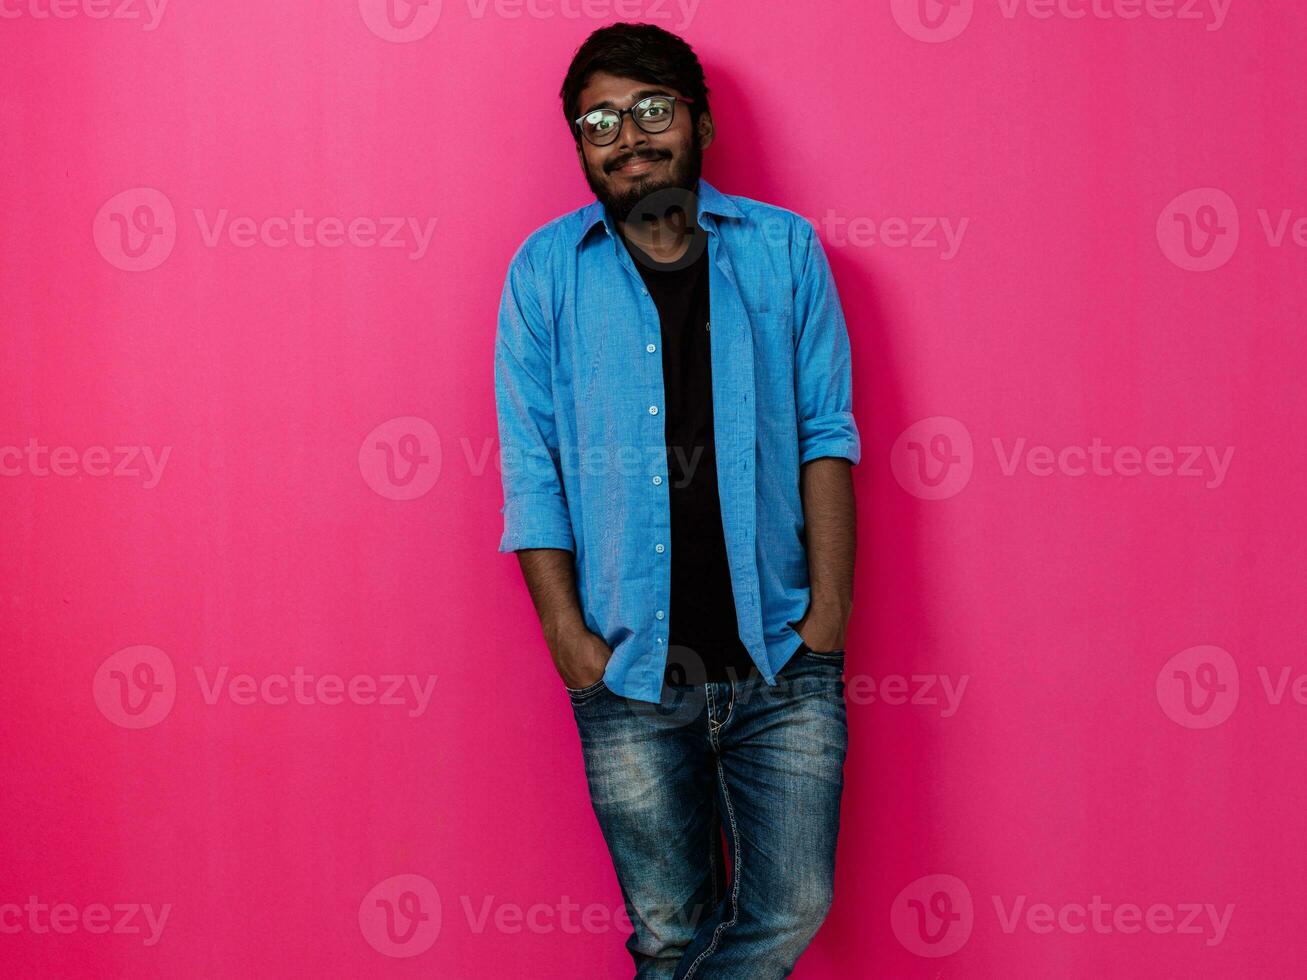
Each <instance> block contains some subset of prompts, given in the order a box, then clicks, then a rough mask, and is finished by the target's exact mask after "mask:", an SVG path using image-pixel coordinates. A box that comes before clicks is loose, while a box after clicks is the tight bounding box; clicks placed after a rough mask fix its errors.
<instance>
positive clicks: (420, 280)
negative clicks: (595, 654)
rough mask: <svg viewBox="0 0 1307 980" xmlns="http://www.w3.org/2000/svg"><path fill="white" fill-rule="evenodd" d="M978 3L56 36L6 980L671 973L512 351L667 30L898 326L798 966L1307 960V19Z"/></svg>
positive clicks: (358, 15) (1273, 963)
mask: <svg viewBox="0 0 1307 980" xmlns="http://www.w3.org/2000/svg"><path fill="white" fill-rule="evenodd" d="M923 2H924V3H925V7H924V8H922V7H920V6H919V4H918V3H917V2H916V0H912V2H888V0H874V2H866V3H864V2H852V0H846V2H841V3H832V4H807V3H803V4H799V3H795V4H757V3H743V2H735V0H701V2H698V3H696V2H694V0H689V2H688V3H685V4H683V5H681V6H678V5H677V3H675V2H673V0H585V2H584V3H583V0H533V2H532V4H531V5H530V6H527V5H514V4H510V3H507V2H505V0H484V2H483V0H445V2H444V3H443V5H442V4H440V3H439V0H436V2H435V3H433V4H431V5H428V6H425V7H420V8H415V10H414V11H410V10H409V8H407V7H406V6H405V5H404V4H402V3H401V4H400V5H399V13H400V14H401V15H406V14H407V13H409V12H413V13H415V14H416V16H415V18H414V19H413V21H412V23H411V24H410V25H409V26H408V27H396V26H394V25H393V24H392V23H391V22H390V21H388V20H387V16H386V10H385V7H384V2H383V0H377V2H376V3H373V2H372V0H332V2H323V3H320V4H315V3H308V2H304V0H301V2H298V3H295V2H285V3H256V2H252V0H242V2H235V0H228V2H223V3H217V2H210V3H199V2H186V0H175V2H173V3H167V4H164V3H162V2H160V0H154V3H153V4H147V3H146V2H145V0H134V2H133V0H112V2H106V0H0V11H3V13H4V16H3V17H0V93H2V94H0V133H2V139H3V153H2V154H0V167H3V174H2V175H0V176H2V178H3V179H0V205H2V210H0V215H2V216H3V217H2V219H0V423H2V425H0V467H2V468H3V478H0V507H2V510H3V519H4V523H3V527H4V547H3V548H2V549H0V616H2V617H3V621H2V632H0V644H2V647H0V656H2V657H3V676H4V679H5V683H4V687H3V694H2V696H0V704H2V706H3V707H2V710H0V745H3V755H4V761H3V787H2V791H0V974H2V975H4V976H23V977H27V976H54V975H59V976H63V977H101V976H132V977H184V976H197V977H198V976H205V977H242V978H247V977H275V976H313V977H325V976H339V977H347V976H348V977H363V976H397V977H398V976H409V977H418V976H424V977H425V976H441V977H517V976H524V977H525V976H529V977H532V978H538V980H546V978H560V980H561V978H567V980H574V978H578V977H582V978H589V977H609V976H612V977H617V976H622V975H629V968H628V966H627V957H626V953H625V951H624V950H623V949H622V948H621V938H622V937H621V934H620V931H621V930H620V923H619V924H616V925H615V924H614V921H613V910H614V909H616V908H620V902H621V900H620V895H619V892H618V889H617V886H616V883H615V881H614V879H613V876H612V872H611V869H610V867H609V864H608V861H607V856H606V852H605V850H604V846H603V843H602V841H601V839H600V837H599V835H598V831H597V828H596V825H595V822H594V818H593V815H592V813H591V811H590V808H589V801H588V799H587V796H586V792H585V783H584V777H583V774H582V771H581V768H580V757H579V751H578V746H577V741H576V734H575V729H574V727H573V723H572V719H571V714H570V709H569V706H568V701H567V698H566V697H565V695H564V693H563V691H562V689H561V687H560V682H559V680H558V678H557V677H556V675H555V674H554V672H553V669H552V666H551V664H550V662H549V657H548V655H547V652H546V650H545V647H544V645H543V642H542V640H541V637H540V634H539V630H538V625H537V623H536V620H535V618H534V615H533V612H532V609H531V605H530V601H529V598H528V596H527V594H526V591H525V589H524V586H523V585H522V583H521V580H520V578H519V574H518V570H517V563H516V561H515V560H514V559H513V558H511V557H509V556H505V555H500V554H497V553H496V551H495V548H496V542H497V540H498V536H499V533H500V530H501V525H500V515H499V507H500V504H501V491H500V485H499V477H498V473H497V470H496V452H497V443H496V424H495V416H494V405H493V392H492V364H491V347H492V340H493V333H494V324H495V312H496V309H497V303H498V298H499V291H500V287H501V284H502V281H503V274H504V271H505V268H506V265H507V262H508V259H509V257H510V256H511V254H512V253H513V251H514V249H515V248H516V246H517V245H518V244H519V243H520V242H521V240H522V239H523V238H524V237H525V235H526V234H527V233H528V232H530V231H531V230H532V229H534V228H535V227H537V226H538V225H539V224H541V223H543V222H544V221H546V220H547V219H549V218H551V217H553V216H555V215H557V214H559V213H561V212H563V211H565V210H569V209H571V208H573V207H576V206H578V205H580V204H582V203H585V202H586V200H587V199H588V195H587V192H586V190H585V185H584V183H583V182H582V180H581V178H580V176H579V174H578V173H577V172H576V164H575V160H574V158H573V152H572V148H571V146H570V144H569V142H568V140H567V137H566V135H565V133H564V131H563V128H562V123H561V119H560V114H559V112H558V109H557V105H556V93H557V90H558V85H559V82H560V81H561V76H562V73H563V70H564V68H565V65H566V62H567V59H568V57H569V56H570V54H571V52H572V50H573V49H574V48H575V46H576V45H577V44H578V43H579V42H580V40H581V39H582V38H583V37H584V36H585V35H586V34H587V33H588V32H589V31H590V30H592V29H593V28H595V27H597V26H599V25H601V24H603V23H607V22H609V21H611V20H613V19H619V18H622V17H625V18H629V19H648V20H652V21H653V22H655V23H659V24H661V25H663V26H665V27H668V28H670V29H673V30H678V31H681V32H682V33H684V34H685V36H686V37H688V39H689V40H690V41H691V42H692V43H693V44H694V45H695V46H696V48H697V49H698V50H699V52H700V54H701V56H702V58H703V60H704V62H705V65H706V67H707V70H708V73H709V83H710V85H711V86H712V88H713V93H714V100H713V105H714V108H715V110H716V117H717V123H718V131H719V140H718V143H717V144H716V145H715V146H714V147H713V148H712V149H711V150H710V151H709V155H708V156H709V159H708V164H707V176H708V178H709V179H710V180H711V181H713V183H714V184H716V186H718V187H719V188H721V189H723V190H726V191H728V192H731V193H737V194H744V195H748V196H752V197H757V198H761V199H764V200H768V201H771V202H774V203H777V204H781V205H784V206H787V207H790V208H792V209H794V210H796V211H798V212H800V213H802V214H804V215H806V216H808V217H810V218H812V219H814V220H815V221H816V222H817V224H818V228H819V230H820V231H821V233H822V236H823V238H824V239H825V241H826V243H827V246H828V254H829V256H830V259H831V263H832V265H833V267H834V270H835V275H836V278H837V281H838V283H839V287H840V290H841V292H842V295H843V298H844V303H845V308H846V311H847V315H848V321H849V327H850V333H851V336H852V342H853V350H854V361H855V373H856V377H855V381H854V388H855V392H856V408H857V413H858V418H859V421H860V424H861V427H862V432H863V438H864V463H863V464H861V465H860V466H859V467H858V468H856V470H855V474H856V480H857V491H858V503H859V507H860V531H861V534H860V546H861V556H860V557H861V562H860V565H859V569H858V575H857V603H856V610H855V613H854V616H853V621H852V625H851V632H850V641H849V648H850V658H849V681H850V688H849V698H850V727H851V732H852V746H851V753H850V762H849V766H848V792H847V795H846V798H845V806H844V833H843V836H842V838H841V844H840V867H839V875H838V884H837V896H836V908H835V911H834V912H833V914H832V916H831V918H830V920H829V921H828V922H827V924H826V926H825V927H824V929H823V930H822V932H821V933H820V935H819V936H818V938H817V940H816V942H815V944H814V945H813V947H812V949H811V951H810V952H809V953H808V954H807V955H806V956H805V958H804V959H803V961H802V962H801V964H800V968H799V970H798V972H797V973H796V976H799V977H804V978H809V980H813V978H828V977H829V978H834V977H846V976H869V977H885V978H904V977H912V978H935V977H969V978H970V977H1000V976H1001V977H1030V978H1048V977H1102V976H1114V977H1149V978H1158V977H1166V978H1170V977H1175V978H1180V977H1184V978H1195V977H1200V978H1201V977H1222V978H1225V977H1232V976H1289V975H1296V974H1298V973H1300V972H1301V969H1302V955H1301V922H1300V919H1301V915H1300V910H1301V908H1302V907H1303V903H1304V902H1305V901H1307V884H1304V881H1305V879H1304V875H1303V868H1302V864H1303V859H1302V857H1301V855H1300V851H1301V841H1302V837H1303V832H1304V830H1305V829H1307V826H1305V825H1307V817H1304V813H1307V781H1305V780H1304V779H1303V777H1302V773H1303V772H1304V767H1305V766H1307V741H1305V740H1304V739H1303V737H1302V733H1303V730H1304V725H1305V724H1307V682H1304V681H1303V680H1302V678H1303V676H1304V674H1307V657H1305V656H1304V649H1303V637H1304V627H1305V626H1307V622H1304V613H1303V611H1304V609H1305V608H1307V603H1305V602H1304V598H1305V597H1304V591H1305V582H1304V575H1303V563H1304V559H1305V558H1307V552H1305V551H1304V545H1303V542H1304V540H1307V507H1305V506H1304V503H1303V483H1304V479H1305V478H1307V466H1305V464H1304V456H1303V453H1302V452H1301V451H1300V450H1301V441H1302V436H1303V432H1304V426H1305V425H1307V397H1305V396H1304V386H1303V369H1304V361H1305V356H1304V355H1305V354H1307V351H1305V350H1304V341H1303V331H1302V324H1303V313H1304V289H1303V281H1304V274H1303V273H1304V268H1307V223H1300V222H1304V218H1307V196H1305V195H1304V184H1303V178H1302V175H1303V173H1304V172H1307V139H1305V138H1304V135H1303V133H1304V125H1303V124H1304V122H1305V121H1307V120H1304V111H1303V103H1302V98H1301V96H1302V85H1303V77H1302V57H1303V52H1304V50H1307V11H1304V10H1302V9H1301V5H1297V4H1282V5H1281V4H1260V3H1252V2H1247V0H1241V2H1234V3H1228V2H1226V0H1216V2H1215V3H1213V2H1211V0H1197V2H1191V0H1175V2H1165V0H1155V2H1145V0H1098V2H1097V6H1096V7H1095V8H1093V9H1092V10H1090V12H1089V14H1088V15H1087V16H1084V17H1077V16H1074V14H1075V13H1076V12H1077V11H1079V10H1081V8H1082V6H1083V7H1084V8H1085V9H1088V8H1089V4H1090V0H1061V2H1059V3H1054V2H1051V0H1030V2H1029V3H1025V2H1024V0H1022V2H1018V0H980V2H976V3H974V5H973V3H972V2H971V0H955V2H954V3H953V4H952V5H949V6H939V5H937V4H936V2H935V0H923ZM124 3H126V6H122V5H123V4H124ZM52 4H53V5H54V8H55V9H54V10H53V11H52ZM923 9H924V13H925V19H923V17H922V10H923ZM51 13H55V14H58V16H51V15H50V14H51ZM133 15H134V16H133ZM437 15H438V16H437ZM474 125H476V126H483V127H485V129H486V131H485V132H484V133H476V132H473V131H472V128H471V127H473V126H474ZM297 211H298V212H301V213H302V215H303V216H304V219H303V221H302V225H303V227H302V230H301V231H300V233H299V234H298V235H297V234H296V232H295V230H294V228H292V227H291V222H292V219H294V218H295V216H296V212H297ZM390 218H396V219H399V220H400V225H401V227H400V228H399V230H398V231H389V230H388V228H389V226H391V225H392V222H389V221H388V220H386V219H390ZM123 222H126V227H127V230H128V231H129V233H130V234H129V235H128V237H127V239H126V240H127V241H128V242H129V246H128V249H127V250H124V247H123V241H124V238H123V235H122V232H123ZM1186 229H1187V230H1188V232H1189V234H1188V237H1187V238H1186ZM306 243H307V244H306ZM395 245H397V246H398V247H392V246H395ZM138 246H140V247H138ZM138 252H139V254H135V253H138ZM1187 447H1195V448H1194V449H1193V450H1190V449H1189V448H1187ZM1095 452H1096V453H1097V456H1096V457H1095V456H1094V455H1092V453H1095ZM941 460H945V461H946V462H941ZM1194 648H1202V649H1198V650H1194ZM297 673H298V674H302V675H308V676H310V677H311V679H312V680H311V682H310V683H309V684H308V686H307V688H306V689H305V692H304V696H302V697H300V698H296V696H295V691H294V688H293V686H290V685H293V684H294V682H295V677H296V674H297ZM240 675H250V676H251V677H252V678H253V680H247V679H239V678H240ZM392 675H393V676H395V677H397V678H399V679H400V682H401V686H400V687H399V689H398V691H396V692H393V695H392V696H391V697H382V695H384V694H386V693H388V692H389V689H390V688H391V687H392V682H391V681H390V680H389V678H390V677H391V676H392ZM332 678H334V680H333V679H332ZM124 684H126V686H127V689H129V690H130V691H132V692H135V693H133V695H132V697H133V698H134V700H133V701H132V702H131V704H130V706H129V708H127V709H125V708H124V707H123V703H122V700H121V697H120V695H121V692H122V690H123V689H124V688H123V685H124ZM141 685H145V688H147V689H148V690H145V689H143V688H142V687H141ZM287 691H289V693H290V696H289V697H286V696H285V695H286V693H287ZM380 702H384V703H380ZM141 705H144V709H143V710H142V711H140V712H139V713H133V712H134V711H135V710H136V709H137V708H138V707H140V706H141ZM401 876H413V877H401ZM400 894H407V895H410V896H412V897H413V898H414V899H415V900H416V901H417V902H419V903H420V904H419V906H417V907H414V906H410V905H407V904H405V901H404V900H401V902H400V906H399V907H400V926H399V928H400V932H401V933H402V934H404V929H405V928H406V926H407V925H408V924H410V923H409V922H408V920H407V919H406V918H405V917H404V916H405V913H406V912H407V911H418V912H419V913H420V914H421V915H424V916H426V917H425V918H423V919H419V920H418V921H416V923H412V924H414V925H415V927H416V928H415V932H414V935H413V937H412V938H411V939H408V940H407V941H398V940H394V938H393V937H392V936H388V934H387V931H386V927H385V923H384V922H383V921H380V920H378V919H377V918H376V913H375V910H376V909H377V908H378V906H377V905H376V903H375V900H376V899H378V898H380V899H381V900H383V901H387V900H393V899H394V898H395V897H396V896H397V895H400ZM1096 897H1097V898H1096ZM29 900H30V901H32V902H35V903H38V904H40V905H43V906H46V908H45V909H43V910H42V909H35V910H29V909H28V908H27V906H28V904H29ZM1096 901H1097V902H1098V903H1101V904H1103V905H1105V906H1107V908H1105V909H1101V910H1099V911H1098V912H1097V916H1098V922H1097V924H1096V923H1095V920H1094V918H1093V916H1094V915H1095V910H1094V908H1093V907H1092V906H1093V905H1094V904H1095V902H1096ZM1191 907H1192V911H1191ZM127 908H137V909H138V911H135V912H134V913H132V914H131V917H130V918H127V919H124V916H125V915H126V914H127V912H126V911H125V910H126V909H127ZM923 908H924V909H926V910H927V913H926V915H925V917H924V919H923V918H921V917H920V916H919V911H920V910H921V909H923ZM52 909H53V910H52ZM361 909H362V910H363V915H362V916H360V910H361ZM147 910H148V912H149V914H150V915H151V916H153V917H154V921H153V924H151V919H150V918H149V917H147V915H146V911H147ZM940 913H943V914H945V915H946V916H949V917H950V918H948V920H947V921H945V922H943V923H942V924H941V921H940V919H938V918H937V917H936V916H937V915H938V914H940ZM165 914H166V919H164V920H163V921H162V922H160V921H159V920H160V918H161V917H162V916H163V915H165ZM1085 914H1087V915H1088V916H1090V918H1084V915H1085ZM52 916H53V928H51V923H52ZM106 930H107V931H106ZM941 957H942V958H941Z"/></svg>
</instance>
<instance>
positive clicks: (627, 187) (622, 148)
mask: <svg viewBox="0 0 1307 980" xmlns="http://www.w3.org/2000/svg"><path fill="white" fill-rule="evenodd" d="M650 95H674V96H679V95H681V93H680V92H678V91H677V90H676V89H674V88H669V87H668V86H665V85H654V84H651V83H649V82H640V81H636V80H635V79H632V78H620V77H618V76H617V75H609V74H608V73H606V72H597V73H596V74H594V75H592V76H591V77H590V81H589V82H588V83H587V84H586V87H585V88H584V89H583V90H582V92H581V98H580V100H579V101H578V103H577V104H578V106H579V107H580V112H579V113H578V115H581V114H584V113H587V112H590V111H591V110H592V109H627V108H630V107H631V106H633V105H635V103H637V102H639V101H640V100H641V99H643V98H646V97H648V96H650ZM690 116H691V112H690V106H689V105H688V104H686V103H684V102H677V103H676V110H675V112H674V114H673V119H672V125H671V126H669V127H668V128H667V129H665V130H663V131H662V132H661V133H646V132H645V131H644V130H642V129H641V128H640V127H639V126H637V125H636V124H635V120H633V119H632V118H631V114H630V113H629V112H628V113H626V114H625V115H623V116H622V128H621V131H620V132H619V133H618V135H617V139H615V140H613V142H611V143H609V144H608V145H607V146H595V145H593V144H592V143H590V142H589V141H588V140H587V139H586V138H585V137H584V136H580V135H579V134H578V136H577V138H578V139H579V140H580V141H581V143H580V146H578V147H577V151H576V152H577V158H578V159H579V160H580V162H581V169H582V170H583V171H584V173H585V179H586V182H587V183H588V184H589V185H590V189H591V190H592V191H594V195H595V197H597V198H598V199H599V200H600V201H601V202H602V203H603V204H604V205H606V206H607V207H608V208H609V209H611V210H612V212H613V213H614V215H615V216H616V217H617V219H618V220H619V221H625V220H626V219H627V218H628V217H629V216H630V213H631V211H632V209H633V208H634V207H635V205H636V204H637V203H638V202H639V201H640V200H641V199H643V198H645V197H648V196H649V195H650V194H653V193H655V192H657V191H661V190H665V189H668V188H680V189H682V190H693V189H694V187H695V185H696V184H697V183H698V181H699V174H700V171H701V170H702V168H703V151H704V149H706V148H707V146H708V144H709V143H711V142H712V138H713V125H712V117H711V116H709V114H708V113H706V112H705V113H704V114H703V115H702V116H700V118H699V126H698V130H697V132H696V130H695V128H694V126H693V125H692V123H691V120H690Z"/></svg>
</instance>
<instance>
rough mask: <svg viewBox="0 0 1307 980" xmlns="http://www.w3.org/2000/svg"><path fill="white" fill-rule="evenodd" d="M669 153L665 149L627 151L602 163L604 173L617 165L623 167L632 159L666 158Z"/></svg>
mask: <svg viewBox="0 0 1307 980" xmlns="http://www.w3.org/2000/svg"><path fill="white" fill-rule="evenodd" d="M671 155H672V154H671V153H670V152H669V151H667V150H646V151H644V152H636V153H628V154H626V156H624V157H617V158H615V159H613V160H609V161H608V162H607V163H606V164H604V173H606V174H610V173H612V172H613V171H614V170H616V169H617V168H619V167H625V166H626V165H627V164H628V163H630V162H631V161H632V160H650V161H652V160H666V159H668V158H669V157H671Z"/></svg>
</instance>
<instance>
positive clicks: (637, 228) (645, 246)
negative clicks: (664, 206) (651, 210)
mask: <svg viewBox="0 0 1307 980" xmlns="http://www.w3.org/2000/svg"><path fill="white" fill-rule="evenodd" d="M658 197H662V194H659V195H658ZM697 201H698V198H697V197H695V195H694V194H693V193H690V192H688V191H687V192H686V200H685V202H684V207H683V208H677V209H675V210H672V211H669V212H668V213H667V214H665V215H663V216H662V217H653V216H649V215H648V214H645V215H642V216H640V217H638V218H637V217H634V216H633V217H631V218H628V219H627V220H625V221H618V222H617V226H618V228H619V229H620V230H621V232H622V236H623V237H624V238H625V239H626V240H627V241H628V242H630V243H631V244H632V245H634V246H635V247H636V248H638V249H640V251H642V252H644V254H645V255H647V256H649V257H650V258H651V259H653V260H654V261H655V262H676V261H678V260H679V259H681V258H683V257H684V256H685V253H686V252H687V251H689V248H690V243H691V242H692V241H693V240H694V235H695V232H696V231H697V229H696V228H695V224H694V222H695V218H696V217H697V215H696V213H695V212H696V211H697V207H696V205H697ZM633 214H634V213H633Z"/></svg>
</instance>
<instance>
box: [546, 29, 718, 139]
mask: <svg viewBox="0 0 1307 980" xmlns="http://www.w3.org/2000/svg"><path fill="white" fill-rule="evenodd" d="M596 72H607V73H608V74H610V75H619V76H621V77H622V78H634V79H635V80H636V81H640V82H648V83H649V84H650V85H666V86H668V87H669V88H674V89H676V90H677V91H678V92H680V93H681V94H682V95H686V96H688V97H689V98H691V99H694V101H693V102H692V103H690V105H689V106H688V108H689V109H690V120H691V122H693V123H696V124H697V123H698V122H699V117H700V116H701V115H703V113H705V112H707V111H708V86H707V84H705V82H704V78H703V66H702V65H701V64H699V57H698V55H696V54H695V53H694V49H693V48H691V47H690V45H688V44H686V43H685V41H684V40H682V39H681V38H679V37H677V36H676V35H675V34H673V33H671V32H670V31H665V30H663V29H662V28H661V27H657V26H655V25H653V24H626V23H617V24H609V25H608V26H607V27H601V28H599V29H598V30H597V31H594V32H593V33H592V34H591V35H590V36H589V37H587V38H586V39H585V41H584V42H583V43H582V44H581V46H580V47H579V48H577V49H576V54H574V55H573V56H572V63H571V64H570V65H569V66H568V68H567V77H565V78H564V79H563V87H562V89H561V90H560V91H559V93H558V94H559V96H560V97H561V98H562V100H563V117H564V118H565V119H566V120H567V130H568V132H570V133H571V134H572V136H573V138H574V139H577V140H580V138H581V137H580V135H579V134H578V133H577V132H576V129H575V127H574V126H573V124H572V120H574V119H575V118H576V117H577V116H579V115H580V114H581V107H580V106H579V105H578V104H577V103H578V102H579V101H580V99H581V90H582V89H584V88H585V86H586V84H587V83H588V82H589V81H590V76H591V75H594V74H595V73H596Z"/></svg>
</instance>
